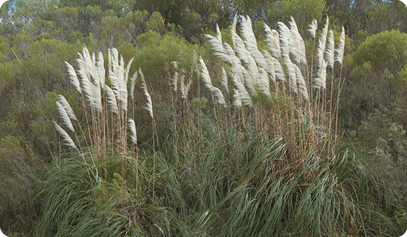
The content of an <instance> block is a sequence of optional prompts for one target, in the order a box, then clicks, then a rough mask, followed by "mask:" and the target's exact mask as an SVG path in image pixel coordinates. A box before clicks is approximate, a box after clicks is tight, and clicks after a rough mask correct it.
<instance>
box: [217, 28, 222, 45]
mask: <svg viewBox="0 0 407 237" xmlns="http://www.w3.org/2000/svg"><path fill="white" fill-rule="evenodd" d="M216 38H217V39H218V41H219V42H220V44H222V34H221V33H220V30H219V26H218V24H216Z"/></svg>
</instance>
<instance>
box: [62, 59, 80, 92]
mask: <svg viewBox="0 0 407 237" xmlns="http://www.w3.org/2000/svg"><path fill="white" fill-rule="evenodd" d="M65 65H66V66H67V68H68V74H69V79H70V80H71V84H72V86H73V87H74V88H75V90H77V91H78V92H79V93H80V94H82V90H81V83H80V82H79V79H78V75H76V72H75V69H74V68H73V67H72V66H71V64H69V63H68V62H65Z"/></svg>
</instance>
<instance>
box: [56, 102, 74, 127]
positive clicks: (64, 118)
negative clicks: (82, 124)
mask: <svg viewBox="0 0 407 237" xmlns="http://www.w3.org/2000/svg"><path fill="white" fill-rule="evenodd" d="M56 103H57V109H58V112H59V115H60V116H61V119H62V122H63V123H64V124H65V125H66V126H67V127H68V128H69V129H70V130H71V131H72V132H75V130H74V128H73V125H72V122H71V119H69V116H68V114H67V113H66V111H65V109H64V107H63V106H62V105H61V103H59V102H58V101H57V102H56Z"/></svg>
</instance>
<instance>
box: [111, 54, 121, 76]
mask: <svg viewBox="0 0 407 237" xmlns="http://www.w3.org/2000/svg"><path fill="white" fill-rule="evenodd" d="M110 51H111V57H112V69H113V71H114V72H115V73H116V70H117V69H118V66H119V52H118V51H117V49H115V48H113V49H111V50H110Z"/></svg>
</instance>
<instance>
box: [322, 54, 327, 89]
mask: <svg viewBox="0 0 407 237" xmlns="http://www.w3.org/2000/svg"><path fill="white" fill-rule="evenodd" d="M327 66H328V64H327V62H325V61H323V64H322V70H321V78H322V85H321V87H322V88H323V89H326V67H327Z"/></svg>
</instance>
